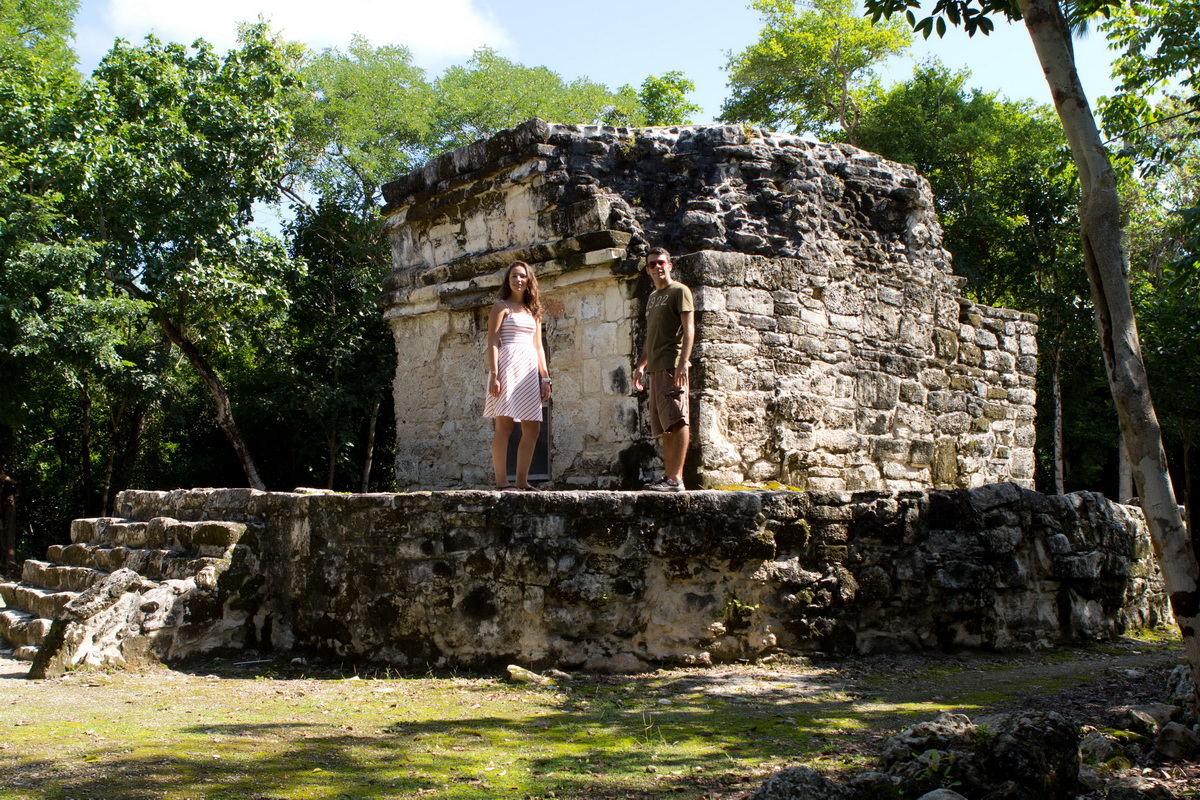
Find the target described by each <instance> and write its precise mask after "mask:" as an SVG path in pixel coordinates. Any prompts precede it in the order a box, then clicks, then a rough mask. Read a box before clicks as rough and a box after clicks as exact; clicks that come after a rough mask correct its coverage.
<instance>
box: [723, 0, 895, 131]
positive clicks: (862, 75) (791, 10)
mask: <svg viewBox="0 0 1200 800" xmlns="http://www.w3.org/2000/svg"><path fill="white" fill-rule="evenodd" d="M752 7H753V8H755V9H756V10H758V12H759V13H760V14H761V15H762V17H763V21H764V26H763V30H762V32H761V33H760V34H759V40H758V42H756V43H755V44H753V45H751V46H750V47H748V48H746V49H745V50H743V51H742V52H741V53H738V54H737V55H734V56H732V57H731V58H730V59H729V62H728V64H727V66H726V69H727V70H728V71H729V85H730V88H731V90H732V95H731V97H730V98H729V99H728V100H726V102H725V105H724V107H723V108H722V110H721V119H723V120H725V121H727V122H751V123H756V124H762V125H766V126H769V127H779V126H783V125H786V126H789V127H791V128H792V129H793V130H795V131H796V132H798V133H800V132H809V133H813V134H815V135H818V136H823V137H835V136H841V135H844V136H845V137H846V138H847V139H848V140H849V141H850V142H851V143H855V142H856V134H855V129H856V128H857V126H858V122H859V117H860V115H861V111H862V107H863V106H864V104H865V103H866V101H868V100H869V99H870V98H871V97H873V96H874V95H875V94H876V93H877V92H878V79H877V77H876V75H875V72H874V69H875V67H876V66H878V65H879V64H880V63H882V62H883V61H884V60H885V59H887V58H888V57H889V56H892V55H897V54H900V53H903V52H905V51H906V50H907V49H908V47H909V45H910V43H911V40H912V34H911V33H910V32H909V30H908V28H907V27H906V26H904V25H903V24H902V23H900V22H895V23H886V24H883V25H873V24H872V23H871V22H870V21H868V20H866V19H864V18H862V17H861V16H860V15H859V14H858V13H857V11H856V8H855V3H854V0H808V2H805V3H803V4H797V3H793V2H791V0H754V2H753V4H752Z"/></svg>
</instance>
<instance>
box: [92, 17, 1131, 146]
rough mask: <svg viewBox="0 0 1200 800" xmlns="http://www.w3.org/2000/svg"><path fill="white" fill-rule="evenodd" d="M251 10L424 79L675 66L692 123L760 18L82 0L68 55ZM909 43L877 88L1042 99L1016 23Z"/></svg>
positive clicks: (1098, 61)
mask: <svg viewBox="0 0 1200 800" xmlns="http://www.w3.org/2000/svg"><path fill="white" fill-rule="evenodd" d="M259 15H262V16H263V17H264V18H265V19H267V20H268V21H269V22H270V23H271V24H272V27H274V28H276V29H282V31H283V33H284V35H285V36H287V37H288V38H292V39H298V40H300V41H303V42H306V43H307V44H308V45H309V46H311V47H313V48H315V49H321V48H324V47H331V46H332V47H344V46H345V45H346V44H347V43H348V42H349V40H350V37H351V35H353V34H355V33H358V34H361V35H363V36H365V37H366V38H367V39H369V40H370V41H371V42H372V43H374V44H403V45H406V46H408V47H409V48H410V49H411V50H412V51H413V54H414V57H415V59H416V61H417V63H418V64H419V65H421V66H422V67H424V68H425V69H426V70H427V71H429V72H430V73H431V74H436V73H438V72H440V71H441V70H442V69H444V68H445V67H447V66H449V65H451V64H454V63H460V62H462V61H465V60H466V59H467V58H469V57H470V55H471V52H472V51H473V50H474V49H475V48H476V47H480V46H483V45H488V46H491V47H494V48H496V49H497V50H499V51H500V52H501V53H502V54H503V55H505V56H507V57H509V58H512V59H514V60H516V61H519V62H521V63H523V64H526V65H529V66H538V65H542V66H546V67H549V68H550V69H552V70H554V71H555V72H558V73H559V74H560V75H562V76H563V77H564V78H566V79H572V78H578V77H588V78H590V79H592V80H594V81H598V82H600V83H604V84H606V85H608V86H609V87H611V88H616V87H618V86H620V85H622V84H631V85H633V86H635V87H636V86H639V85H640V84H641V82H642V80H643V79H644V78H645V77H646V76H647V75H651V74H653V75H659V74H662V73H663V72H666V71H668V70H682V71H683V72H684V73H685V74H686V75H687V76H688V77H689V78H690V79H691V80H692V81H694V82H695V84H696V92H695V93H694V94H693V96H692V99H693V100H694V101H695V102H696V103H697V104H698V105H700V106H701V107H703V109H704V112H703V113H702V114H701V115H698V118H697V119H696V120H695V121H697V122H704V121H708V120H710V119H712V118H713V117H715V116H716V115H717V114H718V113H719V111H720V107H721V103H722V101H723V100H724V98H725V96H726V75H725V72H724V70H723V67H724V64H725V62H726V59H727V54H728V53H729V52H730V51H734V52H736V51H739V50H741V49H742V48H744V47H746V46H747V45H749V44H751V43H752V42H753V41H755V39H756V38H757V35H758V31H759V29H760V27H761V22H760V20H759V18H758V15H757V14H756V13H755V12H754V11H753V10H751V9H750V8H749V7H748V4H741V3H739V2H737V0H734V2H729V0H690V2H686V3H672V4H666V3H653V2H646V0H608V1H607V2H605V3H596V4H592V3H586V4H585V3H578V4H576V3H562V4H558V3H548V2H546V0H432V2H431V0H386V1H381V0H326V2H321V3H317V2H312V0H203V2H195V1H194V0H193V2H188V3H170V2H163V0H82V2H81V8H80V14H79V16H78V18H77V23H76V51H77V52H78V53H79V57H80V67H81V68H82V69H83V70H85V71H90V70H91V69H92V68H93V67H94V66H95V64H96V63H97V62H98V61H99V59H100V58H101V57H102V56H103V54H104V53H105V52H106V51H107V50H108V48H109V47H111V45H112V42H113V40H114V39H115V38H116V37H118V36H119V37H122V38H125V39H128V40H131V41H138V40H140V39H141V38H142V37H143V36H145V35H146V34H147V33H149V32H151V31H153V32H155V33H156V34H157V35H158V36H159V38H162V39H170V40H175V41H183V42H190V41H192V40H193V39H195V38H197V37H203V38H205V39H208V40H209V41H210V42H213V43H214V44H215V45H217V46H218V47H220V48H227V47H231V46H233V43H234V38H235V36H236V23H237V22H239V21H251V20H253V19H255V18H257V17H258V16H259ZM917 41H918V43H917V46H916V47H915V48H914V55H913V57H910V58H905V59H897V60H895V61H893V62H892V63H891V64H889V65H888V69H887V70H886V72H885V75H884V83H885V85H886V84H890V83H892V82H895V81H900V80H903V79H905V78H907V77H908V76H909V75H911V72H912V67H913V64H914V62H915V61H916V60H919V59H921V58H924V57H926V56H928V55H936V56H937V57H938V58H940V59H941V60H942V61H943V62H945V63H946V64H948V65H949V66H951V67H952V68H961V67H966V68H968V69H970V70H971V73H972V79H971V81H970V85H971V86H975V87H979V88H982V89H985V90H988V91H999V92H1001V93H1002V94H1004V95H1006V96H1008V97H1010V98H1012V99H1033V100H1035V101H1037V102H1041V103H1049V101H1050V96H1049V93H1048V91H1047V89H1046V83H1045V79H1044V78H1043V77H1042V73H1041V70H1040V69H1039V67H1038V65H1037V60H1036V58H1035V57H1034V54H1033V48H1032V46H1031V45H1030V43H1029V37H1028V36H1027V34H1026V33H1025V30H1024V27H1023V26H1020V25H1015V26H1009V25H1001V26H999V27H998V29H997V31H996V32H995V33H993V34H992V35H991V36H988V37H976V38H975V39H969V38H968V37H967V36H966V35H965V34H963V33H961V32H959V31H951V32H949V33H948V34H947V36H946V38H945V39H941V40H939V39H936V38H932V39H930V40H929V42H924V41H922V40H920V39H919V38H918V40H917ZM1077 61H1078V63H1079V67H1080V73H1081V76H1082V78H1083V82H1084V88H1085V90H1086V91H1087V92H1088V96H1089V98H1092V99H1093V100H1094V98H1095V97H1096V96H1098V95H1102V94H1106V93H1109V92H1111V91H1112V82H1111V80H1110V79H1109V74H1108V72H1109V70H1108V61H1109V53H1108V51H1107V50H1106V49H1105V43H1104V39H1103V37H1102V36H1100V35H1099V34H1092V36H1091V37H1090V38H1087V39H1084V40H1083V41H1081V42H1079V43H1078V45H1077Z"/></svg>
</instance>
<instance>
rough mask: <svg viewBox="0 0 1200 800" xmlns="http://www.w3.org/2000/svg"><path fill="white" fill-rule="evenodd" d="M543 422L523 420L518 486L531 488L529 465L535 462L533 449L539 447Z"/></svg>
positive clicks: (519, 451)
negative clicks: (539, 435)
mask: <svg viewBox="0 0 1200 800" xmlns="http://www.w3.org/2000/svg"><path fill="white" fill-rule="evenodd" d="M541 430H542V423H540V422H538V421H537V420H524V421H522V422H521V441H520V442H518V443H517V488H519V489H528V488H529V466H530V464H532V463H533V451H534V449H535V448H537V440H538V434H539V433H541Z"/></svg>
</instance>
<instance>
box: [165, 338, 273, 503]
mask: <svg viewBox="0 0 1200 800" xmlns="http://www.w3.org/2000/svg"><path fill="white" fill-rule="evenodd" d="M158 326H159V327H160V328H162V331H163V333H165V334H166V335H167V338H168V339H170V340H171V343H172V344H174V345H175V346H176V347H178V348H179V351H180V352H181V353H183V355H184V356H185V357H186V358H187V360H188V361H189V362H191V365H192V366H193V367H194V368H195V370H196V372H197V373H199V375H200V379H201V380H202V381H204V385H205V386H207V387H208V391H209V393H210V394H211V395H212V398H213V404H214V405H215V406H216V409H217V425H219V426H220V427H221V430H222V431H223V432H224V433H225V438H227V439H228V440H229V444H230V445H232V447H233V451H234V453H236V454H237V457H238V461H239V462H240V463H241V465H242V471H243V472H245V473H246V481H247V482H248V483H249V484H250V486H251V488H254V489H260V490H262V491H266V488H267V487H266V485H265V484H264V483H263V482H262V478H260V477H258V467H256V466H255V464H254V459H253V458H251V456H250V448H249V447H247V446H246V440H245V439H243V438H242V432H241V431H240V430H238V426H237V423H236V422H235V421H234V419H233V408H232V406H230V404H229V395H228V394H227V393H226V392H225V385H224V384H223V383H222V382H221V378H220V376H218V375H217V373H216V371H215V370H214V369H213V368H212V365H211V364H209V363H208V359H206V358H205V357H204V355H203V354H202V353H201V352H200V351H199V349H197V348H196V345H195V344H194V343H193V342H192V340H191V339H189V338H188V336H187V334H185V333H184V332H183V330H182V329H180V327H179V326H178V325H176V324H175V323H174V322H172V321H171V320H169V319H167V318H165V317H159V318H158Z"/></svg>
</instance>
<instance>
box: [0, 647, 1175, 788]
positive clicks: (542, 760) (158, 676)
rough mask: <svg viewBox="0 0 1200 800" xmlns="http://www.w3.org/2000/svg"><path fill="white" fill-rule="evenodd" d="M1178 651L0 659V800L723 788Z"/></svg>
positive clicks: (860, 755) (843, 758)
mask: <svg viewBox="0 0 1200 800" xmlns="http://www.w3.org/2000/svg"><path fill="white" fill-rule="evenodd" d="M1181 659H1182V655H1181V653H1180V652H1179V649H1178V645H1177V644H1176V643H1174V642H1170V641H1166V642H1163V641H1157V642H1156V641H1134V640H1125V641H1124V642H1122V643H1119V644H1117V645H1114V646H1110V647H1105V648H1092V649H1081V650H1056V651H1047V652H1044V653H1039V654H1035V655H1031V656H1022V657H1019V658H1014V657H1012V656H1007V657H999V656H991V657H979V656H958V657H948V656H924V657H881V658H874V659H852V660H848V661H839V662H818V661H809V660H800V659H797V660H779V661H776V662H774V663H769V664H758V665H740V666H736V667H724V668H714V669H707V670H674V671H661V672H656V673H652V674H647V675H638V676H621V677H603V678H602V677H582V676H576V677H575V678H574V679H573V680H571V681H569V682H562V683H558V684H556V685H553V686H548V687H537V688H533V687H530V686H528V685H512V684H508V683H505V682H504V681H503V680H501V676H498V675H491V676H462V675H459V676H444V675H439V676H400V675H396V674H394V673H388V672H379V673H370V674H366V673H363V674H356V673H354V672H352V671H347V670H343V669H337V668H333V667H328V666H309V665H306V664H292V663H289V662H287V661H258V662H257V663H238V662H235V661H228V660H214V661H210V662H207V663H203V664H197V665H193V667H192V668H190V669H187V670H167V669H153V670H145V671H138V672H112V673H79V674H72V675H68V676H66V677H64V678H62V679H58V680H51V681H42V682H32V681H26V680H24V679H23V677H21V676H22V675H23V674H24V670H25V668H26V666H27V665H24V664H17V663H16V662H0V800H9V799H12V800H16V799H17V798H20V799H21V800H25V799H27V798H28V799H30V800H33V799H35V798H36V799H37V800H66V799H67V798H74V800H83V799H84V798H105V799H106V800H118V799H119V800H126V799H129V800H141V799H143V798H145V799H146V800H151V799H154V800H160V799H165V798H170V799H171V800H182V799H183V798H198V799H199V798H204V799H205V800H208V799H210V798H211V799H212V800H225V799H228V800H233V799H234V798H236V799H237V800H282V799H283V798H287V800H308V799H310V798H311V799H312V800H317V799H320V800H333V799H334V798H337V799H339V800H350V799H351V798H373V799H381V798H418V797H437V798H493V797H504V798H551V797H553V798H585V797H586V798H640V797H662V796H666V797H677V798H691V799H695V800H699V799H700V798H710V799H711V798H735V797H743V796H745V793H746V792H747V791H749V790H751V789H753V788H754V787H755V786H757V785H758V784H760V783H761V782H762V780H763V779H764V778H765V777H766V776H767V775H769V774H770V773H771V772H772V771H774V770H776V769H778V768H780V767H783V766H789V765H793V764H797V763H804V764H808V765H810V766H813V767H815V768H818V769H824V770H829V771H836V770H840V769H846V768H855V767H859V766H862V765H864V764H865V763H866V761H867V758H868V756H869V755H870V753H871V750H872V748H873V746H874V745H875V744H876V743H877V742H878V741H879V740H880V739H881V738H882V737H883V736H884V735H886V734H887V733H889V732H894V731H895V730H898V729H900V728H903V727H905V726H906V725H909V724H912V723H914V722H916V721H919V720H922V719H927V718H929V717H932V716H933V715H935V714H936V713H937V712H939V711H942V710H958V711H961V712H962V713H966V714H968V715H971V716H976V715H978V714H980V713H983V712H985V711H986V710H988V709H990V708H995V707H1002V706H1004V705H1005V704H1011V703H1015V702H1025V703H1028V702H1030V701H1031V699H1032V701H1033V702H1038V698H1039V697H1043V696H1045V697H1047V698H1049V697H1050V696H1051V695H1053V694H1054V693H1056V692H1059V691H1061V690H1063V689H1064V688H1066V689H1070V688H1072V687H1075V688H1078V687H1081V686H1084V685H1086V684H1088V683H1089V682H1094V681H1096V680H1098V679H1101V678H1103V676H1105V675H1111V674H1114V672H1116V673H1120V672H1122V671H1124V672H1128V671H1129V670H1131V669H1133V670H1139V669H1157V670H1161V669H1162V668H1163V667H1164V666H1165V665H1169V664H1174V663H1176V662H1177V661H1179V660H1181ZM1047 702H1051V701H1049V700H1047Z"/></svg>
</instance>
